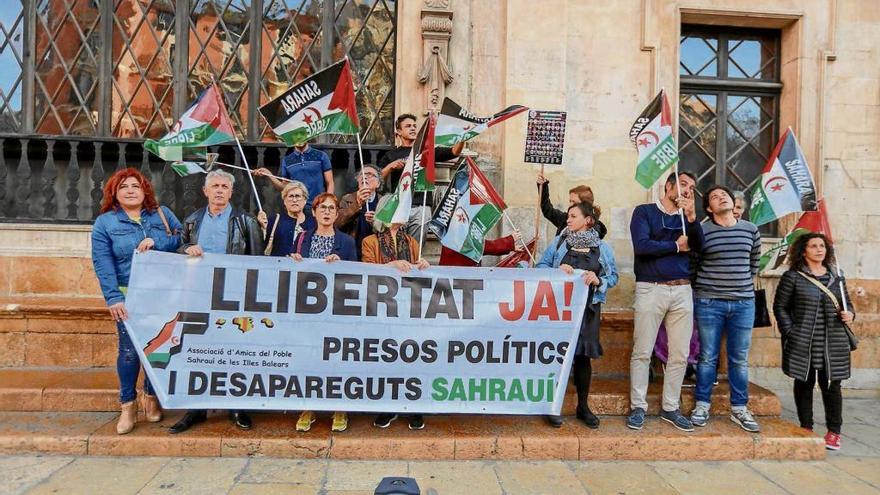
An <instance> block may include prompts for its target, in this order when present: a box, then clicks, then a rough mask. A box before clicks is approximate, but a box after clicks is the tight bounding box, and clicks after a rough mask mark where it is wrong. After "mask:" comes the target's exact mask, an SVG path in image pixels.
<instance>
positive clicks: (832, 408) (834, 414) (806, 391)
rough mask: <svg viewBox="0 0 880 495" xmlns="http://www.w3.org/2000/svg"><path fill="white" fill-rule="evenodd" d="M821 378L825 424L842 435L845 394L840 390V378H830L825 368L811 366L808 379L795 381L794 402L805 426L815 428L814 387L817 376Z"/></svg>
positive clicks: (820, 386)
mask: <svg viewBox="0 0 880 495" xmlns="http://www.w3.org/2000/svg"><path fill="white" fill-rule="evenodd" d="M817 375H818V379H819V390H821V391H822V404H823V405H824V406H825V425H826V426H827V427H828V431H830V432H833V433H837V434H838V435H840V427H841V425H842V424H843V394H842V393H841V391H840V380H831V381H829V380H828V373H827V372H826V371H825V370H824V369H821V370H818V371H817V370H816V369H815V368H810V372H809V373H808V374H807V380H806V381H801V380H795V381H794V404H795V406H797V413H798V419H799V420H800V422H801V426H802V427H803V428H811V429H812V428H813V389H814V388H815V387H816V378H817Z"/></svg>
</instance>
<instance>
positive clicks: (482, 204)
mask: <svg viewBox="0 0 880 495" xmlns="http://www.w3.org/2000/svg"><path fill="white" fill-rule="evenodd" d="M505 208H507V205H506V204H504V200H503V199H502V198H501V196H500V195H499V194H498V192H497V191H495V188H494V187H492V184H491V183H490V182H489V180H488V179H487V178H486V176H485V175H483V172H481V171H480V169H479V168H478V167H477V165H476V164H475V163H474V162H473V160H471V159H470V157H465V159H464V160H463V161H462V162H461V164H460V165H459V166H458V169H457V170H456V171H455V174H454V175H453V177H452V181H451V182H450V184H449V188H448V189H447V190H446V193H445V194H444V195H443V200H442V201H440V206H438V207H437V210H436V211H435V212H434V217H433V218H431V221H430V222H429V223H428V228H429V229H431V231H432V232H434V234H436V235H437V237H439V238H440V243H441V244H443V245H444V246H446V247H447V248H449V249H452V250H453V251H456V252H458V253H461V254H463V255H464V256H467V257H468V258H470V259H472V260H474V261H477V262H479V261H480V259H481V258H482V257H483V246H484V244H485V240H486V233H487V232H488V231H489V229H491V228H492V227H493V226H495V224H496V223H498V221H499V220H501V216H502V215H503V214H504V209H505Z"/></svg>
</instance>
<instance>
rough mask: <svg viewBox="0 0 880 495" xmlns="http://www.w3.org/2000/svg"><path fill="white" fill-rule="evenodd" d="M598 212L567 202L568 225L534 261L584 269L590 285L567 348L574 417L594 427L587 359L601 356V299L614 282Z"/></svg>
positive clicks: (555, 422) (554, 419)
mask: <svg viewBox="0 0 880 495" xmlns="http://www.w3.org/2000/svg"><path fill="white" fill-rule="evenodd" d="M599 214H600V213H599V209H598V208H597V207H594V206H593V205H592V203H589V202H583V203H577V204H573V205H571V206H569V207H568V219H567V220H566V222H567V227H566V228H565V230H563V231H562V233H561V234H560V235H558V236H557V237H556V238H555V239H553V241H552V242H551V243H550V245H549V246H548V247H547V251H545V252H544V256H543V257H542V258H541V261H540V262H538V264H537V265H536V266H537V267H538V268H561V269H562V271H564V272H565V273H567V274H569V275H571V274H572V273H574V270H576V269H579V270H584V272H583V275H582V277H581V278H583V280H584V283H585V284H587V285H588V286H589V295H588V299H587V304H586V307H584V317H583V320H581V330H580V335H579V337H578V340H577V345H575V347H574V349H571V348H569V350H568V351H569V352H574V361H573V364H572V367H571V372H572V374H573V375H574V384H575V387H577V398H578V406H577V417H578V419H580V420H581V421H583V422H584V424H586V425H587V426H588V427H589V428H593V429H596V428H598V427H599V418H598V417H596V415H595V414H593V412H592V411H590V406H589V404H588V402H587V398H588V396H589V395H590V381H591V378H592V374H593V370H592V365H591V363H590V360H591V359H595V358H598V357H601V356H602V345H601V344H600V343H599V319H600V313H601V310H602V303H604V302H605V296H606V294H607V293H608V289H610V288H612V287H614V286H615V285H617V265H616V264H615V262H614V251H612V249H611V246H609V245H608V244H606V243H605V241H603V240H602V239H601V238H600V235H599V232H598V231H597V228H596V226H597V225H598V223H597V222H598V220H599ZM547 420H548V421H549V422H550V425H551V426H554V427H556V428H559V427H560V426H562V416H549V417H548V418H547Z"/></svg>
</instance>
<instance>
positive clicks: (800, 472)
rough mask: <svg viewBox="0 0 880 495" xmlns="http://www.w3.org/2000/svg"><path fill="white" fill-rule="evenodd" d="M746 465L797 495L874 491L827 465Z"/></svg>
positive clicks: (873, 494) (759, 462)
mask: <svg viewBox="0 0 880 495" xmlns="http://www.w3.org/2000/svg"><path fill="white" fill-rule="evenodd" d="M750 466H751V467H752V468H754V469H756V470H757V471H759V472H760V473H762V474H763V475H764V476H766V477H767V478H769V479H771V480H773V481H774V482H775V483H776V484H777V485H779V486H781V487H783V488H784V489H786V490H788V491H789V492H791V493H797V494H798V495H814V494H815V495H827V494H829V493H845V494H847V495H862V494H864V495H868V494H872V495H876V493H877V489H876V488H874V487H872V486H871V485H869V484H867V483H865V482H863V481H860V480H859V479H857V478H855V477H853V476H852V475H850V474H848V473H847V472H845V471H842V470H840V469H837V468H836V467H834V466H833V465H831V464H829V463H827V462H811V463H806V462H799V463H789V462H786V463H780V462H772V461H755V462H753V463H751V464H750Z"/></svg>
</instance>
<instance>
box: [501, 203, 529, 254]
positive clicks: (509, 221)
mask: <svg viewBox="0 0 880 495" xmlns="http://www.w3.org/2000/svg"><path fill="white" fill-rule="evenodd" d="M502 215H504V218H505V219H506V220H507V223H509V224H510V228H512V229H513V230H519V229H517V228H516V225H514V223H513V220H511V219H510V216H508V215H507V212H506V211H505V212H503V213H502ZM519 242H520V243H521V244H522V245H523V248H525V250H526V252H527V253H529V259H531V260H532V265H536V264H537V262H536V261H535V257H534V256H532V252H531V251H529V245H528V244H526V240H525V239H523V238H522V236H520V237H519ZM535 246H536V247H537V243H536V244H535Z"/></svg>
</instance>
